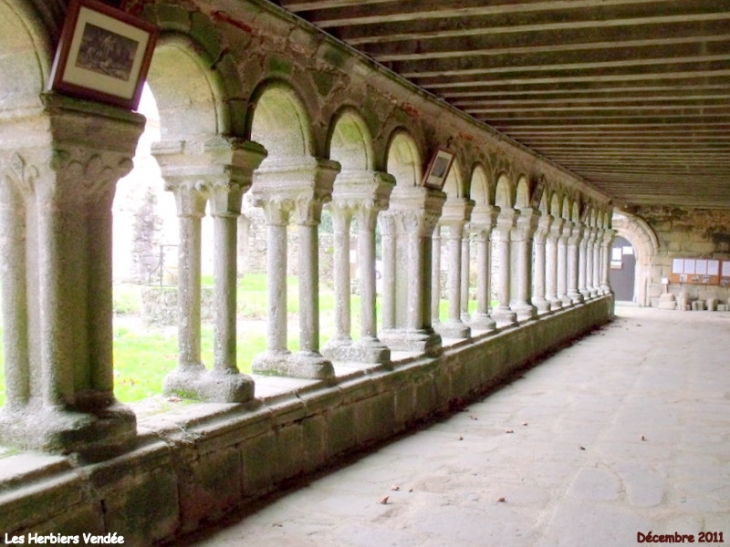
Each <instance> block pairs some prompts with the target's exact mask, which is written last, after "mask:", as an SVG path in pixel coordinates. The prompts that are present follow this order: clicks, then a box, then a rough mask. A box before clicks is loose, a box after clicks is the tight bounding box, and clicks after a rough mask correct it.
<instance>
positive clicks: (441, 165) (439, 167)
mask: <svg viewBox="0 0 730 547" xmlns="http://www.w3.org/2000/svg"><path fill="white" fill-rule="evenodd" d="M453 162H454V153H453V152H451V151H450V150H447V149H446V148H437V149H436V153H435V154H434V155H433V158H431V163H429V164H428V169H426V176H425V177H424V178H423V180H424V185H425V186H428V187H430V188H436V189H437V190H441V189H442V188H443V187H444V183H445V182H446V177H448V176H449V169H451V164H452V163H453Z"/></svg>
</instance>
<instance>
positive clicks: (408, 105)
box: [0, 0, 727, 545]
mask: <svg viewBox="0 0 730 547" xmlns="http://www.w3.org/2000/svg"><path fill="white" fill-rule="evenodd" d="M126 4H127V5H128V8H129V9H130V10H131V11H134V12H135V13H137V14H138V15H140V16H141V17H144V18H145V19H148V20H150V21H152V22H154V23H155V24H156V25H158V26H159V28H160V29H161V34H160V39H159V42H158V44H157V48H156V51H155V53H154V57H153V60H152V65H151V68H150V73H149V76H148V84H149V86H150V88H151V89H152V92H153V93H154V96H155V99H156V102H157V106H158V109H159V118H160V140H159V141H158V142H156V143H154V144H153V152H152V153H153V155H154V157H155V159H156V160H157V162H158V164H159V166H160V169H161V172H162V177H163V179H164V185H165V189H166V190H167V191H169V192H171V193H172V195H174V198H175V204H176V208H177V215H178V231H179V249H180V251H179V259H178V260H179V262H178V271H179V277H178V295H179V320H178V343H179V355H178V365H177V368H176V369H175V370H174V371H172V372H170V374H169V375H168V377H167V378H166V381H165V390H166V392H168V393H176V394H179V395H183V396H185V397H188V398H191V399H194V400H197V401H200V402H199V403H197V404H191V405H188V406H186V407H184V408H183V409H182V410H178V411H176V412H172V413H169V414H161V415H156V416H148V417H145V418H144V419H141V418H139V417H138V416H136V415H135V413H134V412H133V411H132V410H131V409H130V408H129V407H127V406H125V405H122V404H120V403H118V402H117V401H116V400H115V397H114V386H113V362H112V308H111V302H112V294H111V291H112V264H111V261H112V249H113V242H112V228H111V227H112V217H111V209H112V204H113V201H114V196H115V185H116V183H117V181H118V180H119V179H120V178H121V177H123V176H124V175H126V174H127V173H128V172H129V171H130V170H131V169H132V167H133V164H132V158H133V155H134V151H135V148H136V145H137V142H138V139H139V138H140V135H141V133H142V131H143V129H144V125H145V119H144V117H143V116H142V115H140V114H138V113H133V112H128V111H124V110H120V109H119V108H117V107H112V106H107V105H103V104H96V103H93V102H88V101H82V100H77V99H74V98H71V97H66V96H62V95H59V94H57V93H53V92H48V91H46V90H47V87H48V78H49V73H50V69H51V63H52V57H53V45H54V44H55V42H56V40H57V37H58V35H59V30H60V25H61V22H62V19H63V11H64V9H63V5H62V3H61V2H55V1H54V2H34V1H32V0H4V1H2V2H0V21H1V22H0V28H1V29H2V33H0V48H1V50H2V53H3V55H2V57H0V63H1V66H2V74H3V79H2V83H0V87H1V91H2V103H1V104H2V121H0V160H1V161H2V164H1V165H2V176H3V178H2V185H1V186H0V192H1V194H0V211H1V215H0V218H1V222H2V233H3V237H2V239H1V240H0V244H1V245H2V274H3V278H2V284H3V286H2V291H3V292H2V303H3V323H4V324H3V327H4V340H5V356H4V359H5V367H6V374H5V383H6V385H5V389H6V399H7V400H6V403H5V406H4V407H3V408H2V412H1V413H0V438H1V439H2V442H3V443H4V444H6V445H7V446H9V447H12V448H10V449H8V450H7V451H6V452H5V453H4V454H3V457H2V459H0V468H2V469H3V471H2V472H1V473H0V475H2V476H3V477H5V476H7V477H8V478H7V480H5V482H4V483H3V484H2V490H3V493H2V495H0V507H2V508H3V509H2V511H0V529H1V530H5V531H7V532H13V531H39V532H50V531H52V532H58V533H64V532H66V533H73V532H76V533H78V532H79V531H81V530H83V531H90V532H95V533H100V534H101V533H107V532H112V531H114V532H117V533H118V534H121V535H124V536H125V538H126V544H133V545H134V544H138V545H144V544H148V543H152V542H154V541H158V540H165V539H169V538H173V537H175V536H176V535H178V534H181V533H184V532H187V531H190V530H193V529H195V528H196V527H197V526H198V525H199V524H200V523H201V522H204V521H208V520H211V519H215V518H216V517H218V516H220V515H222V514H224V513H225V512H226V511H228V510H230V509H231V508H234V507H237V506H239V505H241V504H242V503H244V502H246V501H250V500H254V499H256V498H257V497H260V496H261V495H263V494H266V493H268V492H271V491H272V490H274V489H275V488H276V487H277V485H279V484H281V483H282V482H284V481H287V480H289V479H292V478H294V477H297V476H300V475H303V474H306V473H312V472H314V471H316V470H318V469H321V468H323V467H325V466H326V465H328V464H331V463H332V462H333V461H335V460H336V459H337V458H338V457H341V456H342V455H344V454H347V453H351V452H353V451H356V450H358V449H360V448H362V447H365V446H368V445H371V444H373V443H376V442H380V441H383V440H385V439H387V438H389V437H392V436H393V435H394V434H396V433H398V432H401V431H404V430H406V429H407V428H408V427H409V426H411V425H412V424H414V423H417V422H419V421H421V420H423V419H425V418H428V417H429V416H433V415H435V414H437V413H438V412H440V411H443V410H444V409H447V408H449V406H450V405H453V404H457V403H459V402H460V401H464V400H467V399H469V398H470V397H474V396H476V395H478V394H480V393H483V392H485V391H486V390H487V389H489V388H490V387H491V386H493V385H494V384H495V383H496V382H498V381H499V380H500V379H502V378H504V377H505V376H507V375H508V374H509V373H510V372H511V371H513V370H515V369H516V368H518V367H520V366H523V365H525V364H527V363H530V362H532V361H534V360H535V359H536V358H537V357H539V356H540V355H543V354H545V353H547V352H550V351H553V350H555V349H557V348H559V347H560V346H561V344H564V343H565V342H567V341H569V340H571V339H573V338H575V337H576V336H579V335H581V334H584V333H586V332H588V331H590V330H591V329H593V328H595V327H597V326H600V325H602V324H604V323H606V322H607V321H610V319H611V317H612V314H613V295H612V292H611V289H610V287H609V265H610V258H611V257H610V252H611V243H612V240H613V238H614V236H615V235H616V233H617V230H618V233H619V234H620V235H622V236H623V237H626V238H627V240H629V241H630V242H631V243H632V245H634V246H635V248H636V255H637V256H636V260H637V281H636V283H637V289H636V295H637V296H636V298H637V300H638V301H639V302H640V303H641V304H642V305H651V302H652V299H657V298H658V297H659V296H660V293H661V291H662V290H664V287H662V285H661V282H660V278H661V277H663V276H665V275H667V268H670V267H671V258H672V254H671V252H669V251H668V250H667V249H666V246H667V240H666V238H664V236H663V235H662V234H668V233H670V232H671V228H667V229H664V228H662V226H664V225H660V224H655V226H658V230H659V231H658V232H657V233H658V235H659V237H658V236H657V235H655V229H656V228H654V227H651V226H650V225H649V224H648V223H647V222H645V221H644V220H641V219H640V218H639V217H632V216H627V215H623V216H620V217H617V219H618V220H617V221H616V222H615V223H614V224H613V225H612V216H613V207H612V202H611V198H610V197H609V196H607V195H604V194H603V193H601V192H600V191H598V190H596V189H595V188H593V187H591V186H588V185H587V184H586V183H585V182H584V181H583V180H582V179H579V178H577V177H575V176H574V175H573V174H572V173H571V172H569V171H567V170H565V169H562V168H561V167H560V166H558V165H556V164H554V163H552V162H550V161H548V160H546V159H545V158H543V157H541V156H538V155H536V154H534V153H533V152H531V151H530V150H529V149H527V148H525V147H522V146H520V145H519V144H517V143H516V142H513V141H511V140H509V139H506V138H504V137H503V136H501V135H500V134H498V133H497V132H495V131H494V130H492V129H490V128H489V127H487V126H485V125H483V124H480V123H477V122H475V121H474V120H472V119H470V118H468V117H466V116H463V115H461V114H459V113H458V112H456V111H455V110H453V109H449V108H446V107H445V106H444V105H443V104H440V103H439V102H438V101H436V100H435V99H434V98H433V97H432V96H430V95H428V94H426V93H423V92H420V91H419V90H418V89H417V88H415V87H413V86H410V85H407V84H406V83H405V82H404V81H402V80H401V79H399V78H397V77H395V76H394V75H393V74H391V73H389V72H388V71H385V70H383V69H382V68H380V67H378V66H377V65H375V64H374V63H372V62H370V61H368V60H367V59H365V58H363V57H362V56H358V55H356V54H354V53H353V52H352V51H350V50H349V49H348V48H346V47H344V46H343V45H342V44H340V43H338V42H336V41H335V40H333V39H329V38H326V37H324V36H323V35H322V34H321V33H318V32H316V31H315V30H313V29H312V28H310V27H309V26H307V24H305V23H303V22H302V21H299V20H295V19H293V18H290V17H289V18H287V17H285V16H284V15H282V13H280V12H279V11H278V10H276V9H273V8H272V7H267V5H266V4H264V3H262V2H248V1H246V0H243V1H241V2H237V3H236V5H235V8H234V7H233V6H232V5H231V3H230V2H218V1H200V2H199V1H197V0H196V1H189V2H165V1H156V0H151V1H145V2H127V3H126ZM224 7H225V9H228V10H231V11H228V12H227V11H224ZM439 148H448V149H449V150H452V151H454V152H455V160H454V163H453V166H452V168H451V170H450V171H449V175H448V178H447V180H446V181H445V185H444V187H443V189H439V188H437V187H435V186H427V185H424V184H422V181H423V179H424V171H425V169H426V168H427V166H428V164H429V160H430V159H431V157H432V155H433V153H434V152H435V151H436V150H437V149H439ZM246 194H248V196H247V199H250V200H251V202H252V203H253V205H254V206H255V207H258V208H260V210H261V211H262V213H263V217H264V219H265V232H266V243H267V244H266V270H267V271H266V273H267V280H268V316H267V318H266V321H267V338H266V344H267V347H266V350H265V351H264V352H263V353H261V354H260V355H258V356H257V357H256V358H255V359H254V361H253V364H252V367H253V374H252V375H246V374H242V373H240V372H239V365H240V363H238V362H237V356H236V341H237V335H238V333H237V329H236V302H237V299H238V298H242V297H245V295H240V294H237V293H236V290H237V285H236V275H237V253H236V249H237V240H238V233H237V226H238V224H237V219H238V216H239V215H240V213H241V207H242V200H243V198H244V195H246ZM323 209H326V210H328V211H329V213H330V214H331V216H332V220H333V225H334V242H335V243H334V258H333V261H334V276H333V277H334V286H335V292H336V303H337V304H336V306H337V307H336V321H335V327H334V331H333V332H329V333H320V321H319V301H318V295H319V287H318V280H319V263H318V255H319V253H318V246H319V239H318V225H319V224H320V221H321V218H322V213H323ZM206 215H209V216H210V217H212V222H213V226H214V230H213V234H212V240H204V239H203V237H202V233H203V232H202V231H201V219H202V218H203V217H204V216H206ZM658 216H659V212H657V214H656V215H655V216H654V218H655V219H656V218H657V217H658ZM685 219H686V217H685ZM670 220H671V219H670ZM665 224H666V223H665ZM662 229H664V231H663V232H662V231H661V230H662ZM292 232H296V234H297V240H298V252H297V256H296V260H297V271H298V273H299V290H298V295H297V296H298V299H299V310H300V311H299V316H298V325H297V329H296V330H297V334H298V337H299V346H298V349H297V350H296V351H294V350H292V349H290V347H289V346H288V329H290V328H291V325H290V324H289V323H288V321H287V314H286V302H287V290H288V287H287V282H286V272H287V261H289V260H291V255H290V253H289V252H288V250H287V246H288V243H289V242H288V239H289V237H290V234H291V233H292ZM353 233H354V234H356V241H357V245H356V249H355V252H356V254H357V258H358V261H357V264H358V268H357V271H355V272H353V271H351V269H350V249H351V242H350V238H351V235H352V234H353ZM687 241H689V239H687ZM376 242H377V243H378V244H377V245H376ZM204 246H205V247H211V248H212V249H213V256H214V267H215V269H214V287H215V288H214V315H215V317H214V322H215V354H214V359H213V362H212V363H203V362H202V359H201V249H202V248H203V247H204ZM376 262H382V288H381V291H380V292H378V291H376V269H375V265H376ZM442 265H443V267H442ZM495 265H496V266H495ZM470 272H473V275H471V276H470ZM442 275H443V276H444V277H445V279H443V280H442V279H441V276H442ZM355 282H356V283H357V286H358V289H357V290H358V293H359V295H360V298H361V304H360V306H359V309H357V310H352V309H350V304H349V302H350V300H349V291H350V287H351V286H352V285H353V283H355ZM442 286H443V287H445V289H444V294H445V297H446V300H447V301H448V313H447V314H446V316H444V317H441V316H440V313H439V305H438V300H439V296H440V294H441V292H442V291H441V287H442ZM719 296H723V295H722V294H720V295H719ZM724 296H725V297H726V296H727V294H725V295H724ZM376 304H377V305H376ZM355 313H357V314H359V318H358V321H357V324H358V325H359V332H352V330H353V329H352V328H351V324H353V323H355V321H353V320H352V319H353V316H354V314H355ZM321 337H322V338H323V339H324V340H326V341H327V342H326V344H324V345H323V346H322V347H320V338H321ZM23 450H33V451H34V452H32V455H29V454H30V453H27V454H26V453H23V452H20V453H19V452H18V451H23ZM6 469H7V472H6V471H5V470H6ZM59 500H63V501H62V502H59Z"/></svg>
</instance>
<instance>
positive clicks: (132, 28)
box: [50, 0, 157, 110]
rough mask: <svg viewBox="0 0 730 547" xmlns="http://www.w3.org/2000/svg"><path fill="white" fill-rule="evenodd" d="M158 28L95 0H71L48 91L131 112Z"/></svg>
mask: <svg viewBox="0 0 730 547" xmlns="http://www.w3.org/2000/svg"><path fill="white" fill-rule="evenodd" d="M156 39H157V27H155V26H154V25H152V24H150V23H148V22H146V21H142V20H140V19H137V18H136V17H133V16H132V15H129V14H128V13H125V12H123V11H120V10H117V9H114V8H112V7H110V6H107V5H106V4H102V3H100V2H97V1H95V0H71V2H70V3H69V6H68V11H67V12H66V20H65V21H64V25H63V30H62V32H61V40H60V42H59V44H58V49H57V50H56V58H55V59H54V61H53V69H52V72H51V80H50V81H51V89H53V90H54V91H59V92H61V93H66V94H68V95H73V96H76V97H80V98H83V99H90V100H92V101H100V102H104V103H109V104H113V105H116V106H121V107H123V108H128V109H130V110H136V109H137V105H138V104H139V98H140V95H141V94H142V86H143V84H144V81H145V78H146V77H147V70H148V69H149V66H150V60H151V58H152V52H153V51H154V47H155V41H156Z"/></svg>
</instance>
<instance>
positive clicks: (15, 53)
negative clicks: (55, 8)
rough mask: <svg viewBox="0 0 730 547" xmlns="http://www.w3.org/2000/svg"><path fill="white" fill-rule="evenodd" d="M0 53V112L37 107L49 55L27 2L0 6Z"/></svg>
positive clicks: (42, 31)
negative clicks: (0, 77)
mask: <svg viewBox="0 0 730 547" xmlns="http://www.w3.org/2000/svg"><path fill="white" fill-rule="evenodd" d="M0 52H1V53H2V56H0V74H2V75H3V77H2V79H0V92H1V93H2V98H3V110H7V111H10V112H19V111H22V110H25V109H28V108H38V107H40V94H41V93H42V92H43V90H44V89H45V88H46V82H47V81H48V80H49V77H50V76H49V75H50V68H51V61H52V55H53V53H52V47H51V44H50V40H49V39H48V34H47V32H46V30H45V28H44V27H43V24H42V23H41V21H40V16H39V14H37V13H36V12H35V10H34V8H33V7H32V6H31V5H30V4H29V3H28V2H19V1H13V0H10V1H6V2H0Z"/></svg>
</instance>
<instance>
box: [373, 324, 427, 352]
mask: <svg viewBox="0 0 730 547" xmlns="http://www.w3.org/2000/svg"><path fill="white" fill-rule="evenodd" d="M378 336H379V337H380V340H381V341H382V342H383V343H384V344H386V345H387V346H388V347H389V348H390V350H391V351H417V352H419V353H425V354H426V355H438V354H439V353H440V352H441V336H440V335H439V334H438V333H436V332H435V331H434V330H433V329H418V330H415V329H389V330H385V331H382V332H380V333H378Z"/></svg>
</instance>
